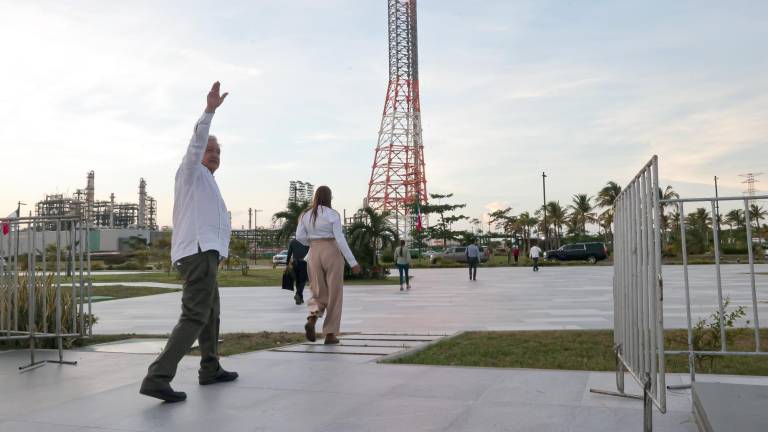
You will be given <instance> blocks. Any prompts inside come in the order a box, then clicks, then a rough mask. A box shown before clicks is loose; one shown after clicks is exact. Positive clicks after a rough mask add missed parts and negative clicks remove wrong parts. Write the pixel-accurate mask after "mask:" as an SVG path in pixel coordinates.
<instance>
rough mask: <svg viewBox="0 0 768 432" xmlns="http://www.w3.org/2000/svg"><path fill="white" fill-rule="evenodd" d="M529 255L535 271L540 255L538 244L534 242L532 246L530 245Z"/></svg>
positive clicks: (537, 267)
mask: <svg viewBox="0 0 768 432" xmlns="http://www.w3.org/2000/svg"><path fill="white" fill-rule="evenodd" d="M529 255H530V256H531V259H532V260H533V271H535V272H537V271H539V257H541V248H539V246H538V245H536V244H534V245H533V246H531V250H530V252H529Z"/></svg>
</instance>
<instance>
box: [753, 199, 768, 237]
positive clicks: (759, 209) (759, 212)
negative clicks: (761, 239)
mask: <svg viewBox="0 0 768 432" xmlns="http://www.w3.org/2000/svg"><path fill="white" fill-rule="evenodd" d="M766 216H768V211H766V210H765V208H763V206H758V205H757V204H750V205H749V217H750V219H752V220H753V221H755V228H756V229H757V231H756V232H760V219H765V217H766Z"/></svg>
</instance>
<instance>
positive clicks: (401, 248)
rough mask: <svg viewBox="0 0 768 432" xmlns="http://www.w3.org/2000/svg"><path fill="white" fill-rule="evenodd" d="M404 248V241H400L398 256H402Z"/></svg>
mask: <svg viewBox="0 0 768 432" xmlns="http://www.w3.org/2000/svg"><path fill="white" fill-rule="evenodd" d="M404 247H405V240H400V256H401V257H402V256H403V248H404Z"/></svg>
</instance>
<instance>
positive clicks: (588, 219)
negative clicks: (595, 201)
mask: <svg viewBox="0 0 768 432" xmlns="http://www.w3.org/2000/svg"><path fill="white" fill-rule="evenodd" d="M591 201H592V197H591V196H588V195H587V194H576V195H574V196H573V199H572V201H571V202H573V204H572V205H570V206H569V208H570V209H571V218H572V220H573V224H574V226H575V228H577V232H578V233H579V234H582V235H583V234H586V233H587V223H594V222H596V221H597V217H596V216H595V213H593V212H592V210H593V209H594V208H593V207H592V202H591Z"/></svg>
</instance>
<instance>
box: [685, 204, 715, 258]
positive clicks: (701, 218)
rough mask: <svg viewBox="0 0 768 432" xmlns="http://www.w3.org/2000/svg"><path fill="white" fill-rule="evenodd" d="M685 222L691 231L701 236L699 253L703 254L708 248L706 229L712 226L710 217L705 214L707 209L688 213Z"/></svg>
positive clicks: (707, 213)
mask: <svg viewBox="0 0 768 432" xmlns="http://www.w3.org/2000/svg"><path fill="white" fill-rule="evenodd" d="M685 222H686V223H687V224H688V225H689V226H690V227H691V229H692V230H693V231H694V232H696V233H699V234H701V238H700V240H701V241H702V244H701V245H700V246H701V248H700V252H705V251H706V250H707V249H708V248H709V230H708V227H710V226H711V224H712V217H711V216H710V215H709V212H707V209H705V208H703V207H699V208H697V209H696V211H695V212H693V213H689V214H688V216H687V217H686V218H685Z"/></svg>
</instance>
